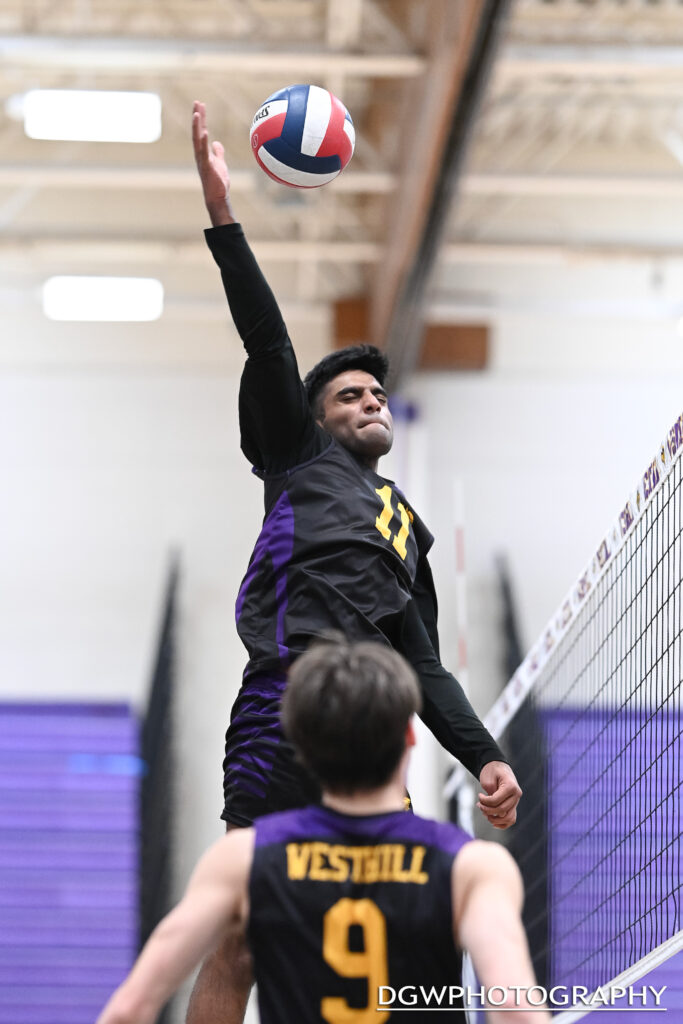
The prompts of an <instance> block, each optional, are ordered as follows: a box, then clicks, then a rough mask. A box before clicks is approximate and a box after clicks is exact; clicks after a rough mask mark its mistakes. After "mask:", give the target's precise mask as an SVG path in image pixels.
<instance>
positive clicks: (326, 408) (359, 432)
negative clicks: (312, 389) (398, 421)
mask: <svg viewBox="0 0 683 1024" xmlns="http://www.w3.org/2000/svg"><path fill="white" fill-rule="evenodd" d="M322 408H323V414H322V417H321V418H320V419H319V420H318V422H319V423H320V424H321V426H323V427H324V428H325V430H327V432H328V433H330V434H332V436H333V437H334V438H335V440H337V441H339V443H340V444H343V445H344V447H345V448H348V450H349V451H351V452H353V453H354V455H358V456H359V457H360V458H361V459H363V460H364V461H365V462H367V464H368V465H369V466H371V467H372V468H374V467H375V465H376V464H377V460H378V459H379V457H380V456H381V455H386V453H387V452H388V451H389V449H390V448H391V445H392V442H393V440H394V424H393V420H392V418H391V413H390V412H389V406H388V405H387V393H386V391H385V390H384V388H383V387H382V385H381V384H379V383H378V382H377V380H375V378H374V377H373V376H372V374H371V373H366V372H365V370H346V371H345V372H344V373H340V374H339V375H338V376H337V377H333V379H332V380H331V381H330V382H329V383H328V384H327V386H326V387H325V390H324V392H323V398H322Z"/></svg>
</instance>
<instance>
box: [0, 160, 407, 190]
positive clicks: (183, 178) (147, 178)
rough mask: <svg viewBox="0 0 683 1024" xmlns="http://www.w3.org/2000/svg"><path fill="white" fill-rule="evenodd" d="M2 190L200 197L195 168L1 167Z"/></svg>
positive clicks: (252, 186) (374, 174) (351, 184)
mask: <svg viewBox="0 0 683 1024" xmlns="http://www.w3.org/2000/svg"><path fill="white" fill-rule="evenodd" d="M395 183H396V179H395V176H394V175H392V174H389V173H386V172H384V171H345V172H344V174H341V175H340V176H339V177H338V178H336V179H335V181H334V184H333V185H332V186H331V190H333V191H334V192H335V193H339V194H343V195H361V194H364V193H372V194H386V193H388V192H391V191H392V189H393V188H394V186H395ZM264 186H265V187H267V188H270V187H271V186H270V184H269V183H268V182H267V181H265V179H264V176H263V174H262V172H261V171H259V170H258V169H256V170H254V171H240V170H237V171H233V170H231V171H230V187H231V189H232V190H233V191H234V192H256V191H263V188H264ZM0 187H2V188H22V187H31V188H66V189H74V188H75V189H82V188H115V189H118V190H120V189H124V188H125V189H151V190H154V191H158V190H160V189H163V190H164V191H166V190H170V189H176V190H178V191H191V192H197V194H199V191H198V190H199V181H198V178H197V171H196V169H195V168H194V166H192V167H189V166H188V167H169V166H156V167H149V166H147V167H143V166H137V167H136V166H130V167H125V166H124V167H122V166H116V165H113V164H111V165H109V166H106V167H105V166H95V165H90V166H88V165H79V164H73V165H72V164H69V165H50V164H4V165H3V164H0Z"/></svg>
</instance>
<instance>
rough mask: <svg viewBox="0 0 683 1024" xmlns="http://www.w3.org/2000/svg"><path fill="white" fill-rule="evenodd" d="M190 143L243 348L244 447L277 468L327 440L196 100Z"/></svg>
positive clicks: (218, 147) (257, 462) (261, 463)
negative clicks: (248, 240) (233, 204)
mask: <svg viewBox="0 0 683 1024" xmlns="http://www.w3.org/2000/svg"><path fill="white" fill-rule="evenodd" d="M192 142H193V147H194V154H195V160H196V163H197V170H198V171H199V178H200V181H201V185H202V191H203V194H204V202H205V204H206V208H207V210H208V213H209V217H210V219H211V224H212V227H211V228H209V229H208V230H207V231H206V232H205V234H206V241H207V243H208V245H209V248H210V249H211V253H212V255H213V258H214V259H215V261H216V263H217V264H218V267H219V269H220V272H221V278H222V281H223V287H224V289H225V294H226V297H227V300H228V305H229V306H230V312H231V314H232V318H233V321H234V323H235V327H236V328H237V331H238V334H239V336H240V338H241V339H242V342H243V344H244V347H245V349H246V352H247V361H246V365H245V367H244V372H243V374H242V382H241V387H240V402H239V411H240V432H241V443H242V450H243V452H244V454H245V455H246V457H247V458H248V459H249V461H250V462H251V463H252V465H254V466H256V467H257V468H258V469H262V470H264V471H265V472H268V473H277V472H283V471H284V470H286V469H290V468H291V467H292V466H294V465H297V464H298V463H299V462H305V461H307V459H309V458H313V457H314V456H315V455H317V454H318V452H319V451H320V450H321V449H322V447H323V446H324V444H325V443H327V442H326V441H325V440H324V439H323V438H321V437H320V434H321V433H322V432H321V431H320V429H319V428H318V427H316V425H315V422H314V420H313V417H312V415H311V412H310V409H309V407H308V401H307V398H306V393H305V391H304V388H303V385H302V383H301V377H300V374H299V368H298V366H297V361H296V356H295V354H294V349H293V348H292V343H291V341H290V339H289V335H288V333H287V328H286V326H285V322H284V320H283V318H282V314H281V313H280V309H279V307H278V304H277V302H276V300H275V296H274V295H273V293H272V291H271V289H270V287H269V285H268V282H267V281H266V279H265V277H264V276H263V274H262V273H261V269H260V267H259V265H258V263H257V262H256V260H255V258H254V254H253V253H252V251H251V249H250V248H249V246H248V244H247V241H246V238H245V237H244V232H243V231H242V228H241V226H240V224H238V223H237V221H236V219H235V215H234V210H233V206H232V201H231V197H230V173H229V171H228V166H227V164H226V161H225V151H224V148H223V146H222V144H221V143H220V142H212V143H211V144H210V143H209V132H208V128H207V122H206V108H205V106H204V104H203V103H199V102H196V103H195V104H194V110H193V114H192Z"/></svg>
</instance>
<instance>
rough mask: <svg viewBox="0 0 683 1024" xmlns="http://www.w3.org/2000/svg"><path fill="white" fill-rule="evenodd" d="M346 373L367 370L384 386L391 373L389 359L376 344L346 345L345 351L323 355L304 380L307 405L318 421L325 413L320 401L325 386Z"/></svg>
mask: <svg viewBox="0 0 683 1024" xmlns="http://www.w3.org/2000/svg"><path fill="white" fill-rule="evenodd" d="M347 370H365V372H366V373H369V374H371V375H372V376H373V377H374V378H375V380H376V381H377V383H378V384H381V385H382V387H384V383H385V381H386V378H387V374H388V372H389V360H388V359H387V357H386V356H385V355H384V353H383V352H381V351H380V350H379V349H378V348H375V346H374V345H347V346H346V348H340V349H337V350H336V351H335V352H330V353H328V355H326V356H323V358H322V359H321V360H320V362H318V363H316V364H315V366H314V367H313V369H312V370H309V371H308V373H307V374H306V376H305V377H304V387H305V388H306V393H307V394H308V402H309V405H310V406H311V408H312V409H313V410H314V413H315V415H316V418H319V414H320V412H321V411H322V410H321V408H320V402H321V399H322V396H323V391H324V389H325V385H326V384H329V382H330V381H331V380H333V379H334V378H335V377H338V376H339V374H340V373H345V372H346V371H347Z"/></svg>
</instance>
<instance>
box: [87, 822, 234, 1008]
mask: <svg viewBox="0 0 683 1024" xmlns="http://www.w3.org/2000/svg"><path fill="white" fill-rule="evenodd" d="M253 844H254V833H253V830H252V829H235V830H234V831H233V832H230V833H229V834H228V835H225V836H223V837H222V838H221V839H219V840H218V842H216V843H214V844H213V846H211V847H210V848H209V849H208V850H207V852H206V853H205V854H204V856H203V857H202V858H201V860H200V861H199V863H198V865H197V867H196V868H195V870H194V873H193V875H192V878H191V879H190V882H189V884H188V887H187V891H186V893H185V895H184V896H183V898H182V900H181V901H180V903H179V904H178V905H177V906H176V907H175V908H174V909H173V910H172V911H171V912H170V914H168V915H167V916H166V917H165V918H164V919H163V921H161V923H160V924H159V925H157V927H156V928H155V930H154V931H153V932H152V934H151V936H150V938H149V940H148V941H147V943H146V945H145V948H144V949H143V951H142V953H141V954H140V956H139V957H138V959H137V961H136V963H135V965H134V967H133V969H132V971H131V972H130V974H129V975H128V977H127V978H126V980H125V981H124V982H123V984H122V985H120V986H119V988H117V990H116V991H115V992H114V994H113V995H112V997H111V999H110V1000H109V1002H108V1003H107V1005H106V1006H105V1008H104V1009H103V1010H102V1013H101V1014H100V1016H99V1017H98V1018H97V1021H96V1024H154V1021H155V1020H156V1019H157V1016H158V1014H159V1012H160V1010H161V1008H162V1007H163V1006H164V1004H165V1003H166V1002H167V1001H168V999H169V998H170V997H171V996H172V995H173V993H174V992H175V991H176V989H177V988H178V987H179V986H180V985H181V983H182V982H183V981H184V980H185V978H186V977H187V976H188V975H189V974H190V972H191V971H192V970H193V969H194V968H195V967H196V966H197V964H198V963H199V962H200V961H201V960H202V959H203V958H204V956H205V955H206V954H207V953H209V952H210V951H211V950H212V949H214V948H215V947H216V946H217V945H218V942H219V940H220V939H221V938H222V936H223V935H225V934H226V933H228V932H229V931H230V930H234V931H235V932H238V931H240V930H241V929H243V928H244V927H245V924H246V915H247V888H248V879H249V871H250V867H251V859H252V850H253Z"/></svg>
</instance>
